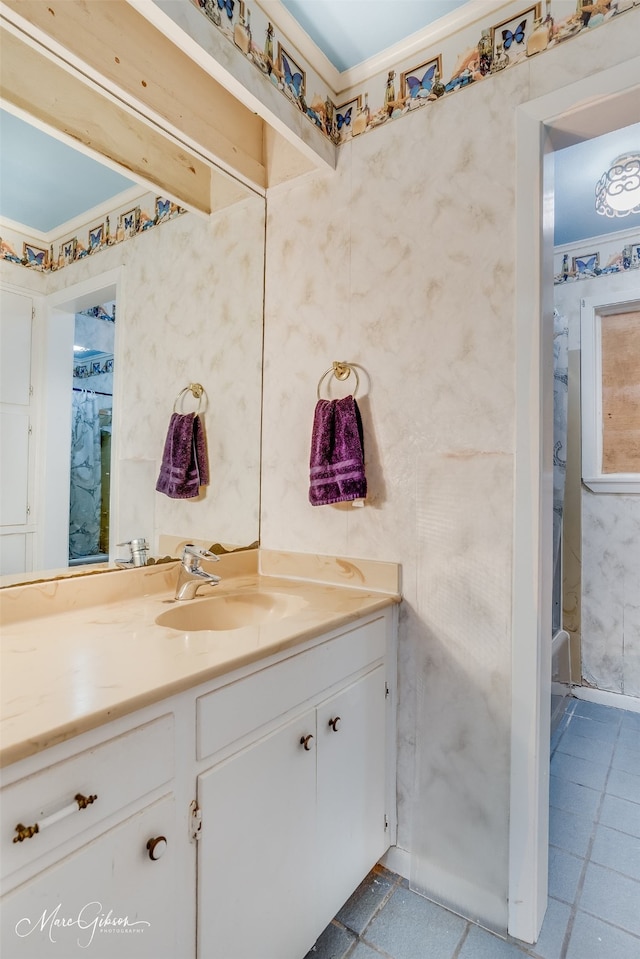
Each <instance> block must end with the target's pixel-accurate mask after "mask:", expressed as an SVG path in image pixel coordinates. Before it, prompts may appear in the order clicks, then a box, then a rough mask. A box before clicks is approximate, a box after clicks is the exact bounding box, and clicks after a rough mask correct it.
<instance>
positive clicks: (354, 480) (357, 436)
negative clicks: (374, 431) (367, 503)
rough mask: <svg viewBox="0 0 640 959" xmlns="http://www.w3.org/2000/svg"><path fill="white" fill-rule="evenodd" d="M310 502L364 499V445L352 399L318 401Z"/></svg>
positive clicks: (317, 503)
mask: <svg viewBox="0 0 640 959" xmlns="http://www.w3.org/2000/svg"><path fill="white" fill-rule="evenodd" d="M309 466H310V484H309V502H310V503H311V505H312V506H326V505H328V504H329V503H341V502H345V501H347V500H354V499H364V497H365V496H366V495H367V480H366V477H365V474H364V442H363V436H362V420H361V418H360V410H359V409H358V404H357V403H356V401H355V400H354V398H353V396H345V397H344V399H341V400H318V402H317V403H316V411H315V414H314V417H313V431H312V433H311V457H310V463H309Z"/></svg>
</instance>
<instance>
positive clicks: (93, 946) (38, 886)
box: [2, 796, 188, 959]
mask: <svg viewBox="0 0 640 959" xmlns="http://www.w3.org/2000/svg"><path fill="white" fill-rule="evenodd" d="M159 836H164V837H166V839H167V845H166V848H165V850H164V854H163V855H161V856H160V858H158V859H156V860H153V861H152V860H151V858H150V854H149V850H148V849H147V842H148V841H149V840H150V839H155V838H158V837H159ZM161 851H162V849H161V848H160V847H157V848H156V855H157V854H158V853H160V852H161ZM178 852H179V850H178V835H177V830H176V828H175V811H174V800H173V797H172V796H166V797H165V798H163V799H161V800H159V801H158V802H157V803H154V804H153V805H151V806H148V807H147V808H146V809H144V810H142V811H141V812H140V813H138V814H137V815H134V816H132V817H131V818H130V819H127V820H126V821H125V822H124V823H122V824H121V825H119V826H116V827H114V828H113V829H110V830H109V831H108V832H107V833H104V834H103V835H102V836H100V837H98V838H97V839H95V840H94V841H93V842H90V843H87V845H86V846H82V847H81V848H80V849H79V850H78V851H77V852H76V853H74V854H73V855H71V856H68V857H67V858H66V859H63V860H62V861H61V862H59V863H57V864H56V865H55V866H52V867H51V868H50V869H46V870H45V871H44V872H41V873H39V874H38V876H37V877H36V878H34V879H32V880H29V881H28V882H26V883H24V885H22V886H18V888H17V889H15V890H14V891H13V892H12V893H10V894H9V895H7V896H5V897H4V898H3V900H2V955H3V956H6V957H7V959H43V957H45V956H47V957H49V956H51V957H52V959H55V957H60V959H69V957H70V956H76V955H77V956H81V955H83V953H85V951H86V955H88V956H91V959H123V957H125V956H126V959H176V956H180V957H181V959H182V957H183V956H184V953H183V952H182V951H181V937H180V926H179V923H180V921H181V913H182V914H184V913H185V909H182V910H181V908H180V907H181V903H180V901H179V896H178V893H179V889H178V888H177V887H178V879H177V877H178V875H179V874H180V871H179V870H178V868H177V858H178ZM184 959H188V957H187V956H184Z"/></svg>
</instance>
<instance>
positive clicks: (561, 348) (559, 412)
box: [553, 310, 569, 583]
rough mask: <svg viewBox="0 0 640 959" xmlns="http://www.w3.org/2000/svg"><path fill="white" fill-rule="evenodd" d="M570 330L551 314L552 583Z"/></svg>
mask: <svg viewBox="0 0 640 959" xmlns="http://www.w3.org/2000/svg"><path fill="white" fill-rule="evenodd" d="M568 388H569V328H568V326H567V320H566V317H564V316H560V314H559V312H558V311H557V310H554V314H553V573H554V576H553V581H554V583H557V582H559V571H560V549H561V542H562V536H561V534H562V513H563V510H564V481H565V475H566V472H567V393H568Z"/></svg>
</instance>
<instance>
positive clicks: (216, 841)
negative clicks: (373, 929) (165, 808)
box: [197, 617, 390, 959]
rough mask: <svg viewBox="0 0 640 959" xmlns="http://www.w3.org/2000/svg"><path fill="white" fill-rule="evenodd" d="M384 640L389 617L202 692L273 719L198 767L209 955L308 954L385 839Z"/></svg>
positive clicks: (210, 706)
mask: <svg viewBox="0 0 640 959" xmlns="http://www.w3.org/2000/svg"><path fill="white" fill-rule="evenodd" d="M386 653H387V636H386V620H385V618H384V617H380V618H378V619H376V620H374V621H372V622H370V623H368V624H366V625H363V626H359V627H357V628H355V629H352V630H350V631H348V632H347V633H345V634H343V635H341V636H339V637H336V638H334V639H331V640H328V641H327V642H326V643H323V644H321V645H319V646H316V647H315V648H313V649H310V650H308V651H307V652H305V653H302V654H301V655H299V656H297V657H295V658H294V659H292V660H290V661H289V662H288V668H287V670H286V673H287V675H286V680H287V681H286V682H283V678H284V677H283V676H282V668H283V666H287V664H286V663H283V664H281V665H275V666H272V667H270V668H268V669H265V670H263V671H262V672H261V673H257V674H254V676H252V677H249V678H248V680H240V682H239V683H238V684H237V685H236V688H235V689H234V688H233V685H231V686H229V687H226V688H225V689H221V690H219V691H215V692H213V693H211V694H210V695H209V696H206V697H204V699H203V700H201V701H200V702H199V707H200V708H199V723H200V724H212V725H213V726H214V727H215V732H216V735H215V736H214V737H213V738H214V739H215V741H216V743H219V744H221V743H222V741H223V740H224V738H225V737H224V729H225V728H226V730H227V737H226V738H227V739H228V738H229V736H233V735H234V733H235V732H237V731H238V728H242V729H243V728H244V726H246V725H247V721H246V713H245V709H248V710H249V711H250V712H251V713H252V715H253V717H254V720H255V717H256V716H258V715H261V714H262V719H263V722H262V724H261V726H260V727H258V728H256V729H253V730H252V732H251V733H250V734H248V735H244V736H242V737H241V738H240V739H239V740H236V741H235V744H234V743H233V742H232V743H231V744H230V745H229V744H227V745H226V746H224V745H221V750H220V751H221V758H220V760H219V761H218V762H216V763H215V764H214V765H212V766H211V767H210V768H208V769H206V771H204V772H202V773H201V774H200V775H199V777H198V790H197V796H198V805H199V807H200V811H201V814H202V830H201V835H200V839H199V842H198V917H199V919H198V957H199V959H256V957H259V959H302V957H303V956H304V955H305V954H306V952H307V951H308V950H309V949H310V948H311V946H312V945H313V943H314V942H315V940H316V938H317V937H318V936H319V934H320V933H321V932H322V930H323V929H324V928H325V926H326V925H327V924H328V923H329V922H330V921H331V919H332V918H333V916H334V915H335V914H336V912H338V910H339V909H340V907H341V906H342V905H343V904H344V902H345V901H346V899H348V897H349V896H350V895H351V893H352V892H353V891H354V889H355V888H356V887H357V886H358V884H359V883H360V882H361V880H362V879H363V878H364V877H365V876H366V874H367V872H368V871H369V870H370V869H371V867H372V866H373V865H374V864H375V863H376V862H377V861H378V859H379V858H380V857H381V856H382V855H383V853H384V852H385V851H386V849H387V848H388V846H389V844H390V838H389V837H390V831H389V828H388V817H387V802H388V790H387V785H388V784H387V778H386V762H385V757H386V745H387V727H388V715H389V712H390V705H389V696H388V695H387V690H388V686H387V658H386ZM245 683H246V684H248V687H249V690H250V691H251V693H252V696H251V697H250V698H247V688H246V687H244V688H243V684H245ZM234 685H235V684H234ZM301 690H302V693H301ZM310 693H311V695H310ZM218 695H220V696H221V697H222V698H223V700H224V706H225V710H228V712H227V715H228V716H230V717H231V719H230V721H229V722H227V724H226V725H225V726H223V728H222V729H220V715H219V709H218V704H217V702H216V697H217V696H218ZM301 695H302V696H303V697H304V700H303V701H302V702H301V701H300V697H301ZM234 696H235V697H237V702H236V703H235V706H234V702H233V700H234ZM221 708H222V707H220V709H221ZM234 727H237V728H234ZM229 730H231V732H229ZM208 738H209V737H207V735H206V732H205V731H203V734H202V735H201V736H200V742H201V743H202V742H203V741H206V740H207V739H208Z"/></svg>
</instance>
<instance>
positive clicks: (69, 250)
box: [62, 243, 73, 257]
mask: <svg viewBox="0 0 640 959" xmlns="http://www.w3.org/2000/svg"><path fill="white" fill-rule="evenodd" d="M62 255H63V256H64V257H68V256H73V243H68V244H67V245H66V246H64V245H63V248H62Z"/></svg>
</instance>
